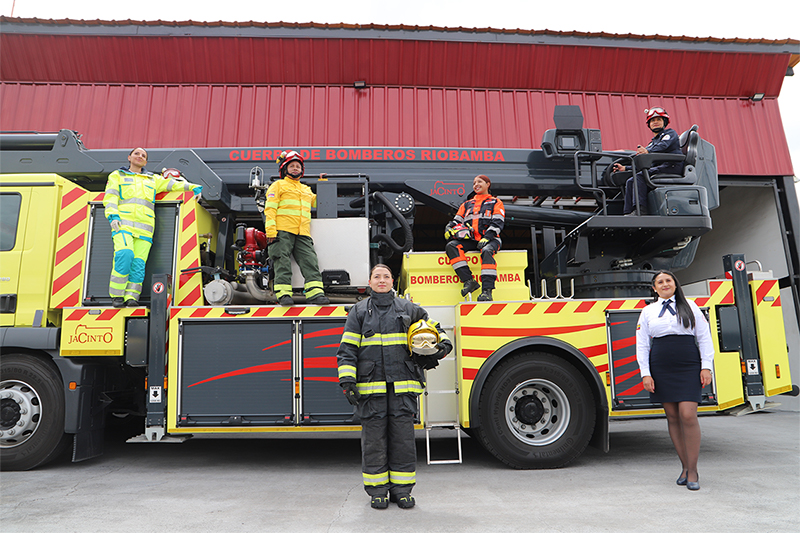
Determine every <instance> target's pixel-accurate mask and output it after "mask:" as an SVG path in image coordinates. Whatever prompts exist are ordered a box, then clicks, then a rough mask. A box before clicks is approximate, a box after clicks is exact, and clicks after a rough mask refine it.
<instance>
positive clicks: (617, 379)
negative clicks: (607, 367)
mask: <svg viewBox="0 0 800 533" xmlns="http://www.w3.org/2000/svg"><path fill="white" fill-rule="evenodd" d="M638 375H639V369H638V368H637V369H636V370H633V371H631V372H626V373H624V374H621V375H619V376H614V385H619V384H620V383H625V382H626V381H628V380H629V379H632V378H634V377H636V376H638Z"/></svg>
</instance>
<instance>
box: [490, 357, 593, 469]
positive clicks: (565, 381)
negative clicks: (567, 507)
mask: <svg viewBox="0 0 800 533" xmlns="http://www.w3.org/2000/svg"><path fill="white" fill-rule="evenodd" d="M595 416H596V415H595V406H594V400H593V398H592V393H591V390H590V389H589V385H588V384H587V383H586V380H585V379H584V378H583V376H581V374H580V373H579V372H578V371H577V370H576V369H575V367H573V366H572V365H570V364H569V363H568V362H566V361H564V360H563V359H561V358H558V357H555V356H553V355H549V354H545V353H541V352H534V353H523V354H518V355H513V356H510V357H509V358H507V359H506V360H504V361H503V362H501V363H500V364H498V366H497V367H496V368H495V369H494V370H493V371H492V373H491V374H490V375H489V377H488V379H487V380H486V384H485V386H484V388H483V390H482V391H481V396H480V402H479V417H480V425H479V426H478V428H477V430H478V437H479V440H480V442H481V444H483V446H484V447H485V448H486V449H487V450H488V451H489V453H491V454H492V455H494V456H495V457H497V458H498V459H499V460H500V461H502V462H503V463H505V464H507V465H509V466H511V467H513V468H520V469H526V468H560V467H562V466H566V465H567V464H569V463H570V462H571V461H573V460H575V459H576V458H577V457H579V456H580V455H581V454H582V453H583V451H584V450H585V449H586V446H587V445H588V444H589V439H590V438H591V436H592V433H593V432H594V426H595Z"/></svg>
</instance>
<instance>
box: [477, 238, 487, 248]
mask: <svg viewBox="0 0 800 533" xmlns="http://www.w3.org/2000/svg"><path fill="white" fill-rule="evenodd" d="M487 244H489V239H487V238H486V237H484V238H483V239H481V240H479V241H478V250H483V247H484V246H486V245H487Z"/></svg>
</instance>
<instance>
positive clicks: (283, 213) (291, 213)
mask: <svg viewBox="0 0 800 533" xmlns="http://www.w3.org/2000/svg"><path fill="white" fill-rule="evenodd" d="M280 209H281V210H280V211H279V212H278V216H279V217H281V216H284V217H288V216H295V217H303V218H311V212H310V211H300V210H299V209H286V208H285V207H281V208H280Z"/></svg>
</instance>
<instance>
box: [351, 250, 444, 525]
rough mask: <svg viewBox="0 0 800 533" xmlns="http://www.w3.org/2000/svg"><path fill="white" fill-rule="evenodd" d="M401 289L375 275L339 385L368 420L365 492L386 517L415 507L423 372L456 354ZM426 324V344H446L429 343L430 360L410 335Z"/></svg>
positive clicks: (386, 275)
mask: <svg viewBox="0 0 800 533" xmlns="http://www.w3.org/2000/svg"><path fill="white" fill-rule="evenodd" d="M393 283H394V279H393V277H392V272H391V270H389V267H387V266H386V265H382V264H378V265H375V266H374V267H373V268H372V272H371V273H370V279H369V286H370V289H371V290H372V294H371V296H370V297H369V298H367V299H365V300H362V301H360V302H358V303H357V304H356V305H354V306H353V307H352V308H351V309H350V312H349V313H348V315H347V322H346V323H345V326H344V334H343V335H342V342H341V344H340V345H339V351H338V354H337V359H338V366H339V384H340V385H341V387H342V390H343V391H344V394H345V396H346V398H347V400H348V401H349V402H350V403H351V404H353V405H355V406H356V409H357V413H358V416H359V417H360V418H361V456H362V475H363V480H364V490H366V491H367V494H369V495H370V496H371V497H372V500H371V505H372V507H374V508H375V509H385V508H386V507H388V505H389V501H393V502H396V503H397V505H398V506H399V507H401V508H403V509H409V508H411V507H414V503H415V502H414V498H413V497H412V496H411V489H412V488H413V487H414V484H415V482H416V479H415V478H416V463H417V448H416V445H415V443H414V417H415V415H416V412H417V397H418V396H419V395H420V394H421V393H422V391H423V386H424V385H423V384H424V379H425V378H424V374H423V371H422V370H423V369H432V368H435V367H436V366H437V365H438V364H439V359H441V358H443V357H444V356H445V355H447V354H448V353H449V352H450V350H452V349H453V345H452V343H451V342H450V339H448V338H447V335H446V334H445V332H444V330H443V329H442V328H441V326H440V325H439V324H438V322H435V321H433V320H429V319H428V313H427V312H426V311H425V310H424V309H423V308H422V307H420V306H418V305H416V304H414V303H412V302H410V301H408V300H406V299H403V298H397V297H395V294H394V291H393V290H392V285H393ZM420 320H423V321H426V322H427V324H429V326H426V327H423V328H421V329H423V330H425V329H427V331H426V332H424V333H425V335H423V336H422V337H425V336H427V335H429V334H430V333H431V332H433V333H438V342H436V341H432V342H426V340H425V339H423V341H422V343H421V344H422V345H425V347H426V348H427V349H428V351H427V352H426V351H425V350H424V349H423V350H421V351H422V352H423V353H428V354H429V355H417V354H413V355H412V353H411V351H410V349H409V328H412V330H413V329H414V327H415V326H416V327H417V328H419V326H417V324H415V323H417V322H419V321H420ZM434 328H435V329H434ZM412 333H413V331H412ZM428 339H430V337H428ZM433 342H436V343H435V344H433ZM415 346H416V345H415Z"/></svg>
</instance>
